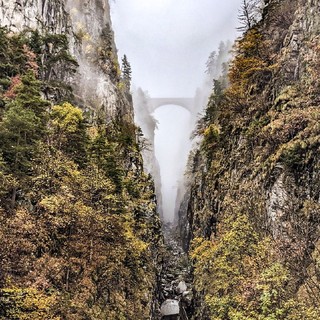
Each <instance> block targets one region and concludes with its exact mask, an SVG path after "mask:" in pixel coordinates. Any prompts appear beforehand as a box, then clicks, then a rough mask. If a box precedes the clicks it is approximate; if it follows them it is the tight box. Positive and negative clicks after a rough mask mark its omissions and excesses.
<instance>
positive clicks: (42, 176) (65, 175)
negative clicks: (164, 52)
mask: <svg viewBox="0 0 320 320" xmlns="http://www.w3.org/2000/svg"><path fill="white" fill-rule="evenodd" d="M0 22H1V28H0V43H1V46H0V242H1V243H2V247H1V249H0V319H12V320H14V319H16V320H18V319H34V320H36V319H38V320H42V319H55V320H57V319H70V320H71V319H148V318H150V316H151V315H152V314H154V311H155V298H154V296H155V291H156V286H157V279H156V277H157V268H158V262H157V256H158V253H159V248H160V247H161V243H162V238H161V231H160V221H159V217H158V214H157V212H156V199H155V192H154V184H153V180H152V179H151V177H150V175H147V174H146V173H145V172H144V170H143V163H142V158H141V153H140V152H141V150H142V148H143V146H142V144H141V141H139V139H138V135H139V132H138V129H137V128H136V126H135V125H134V123H133V111H132V110H133V107H132V102H131V96H130V93H129V92H128V87H127V85H126V83H125V82H124V79H123V76H122V75H121V71H120V69H119V65H118V62H117V55H116V50H115V46H114V40H113V31H112V28H111V25H110V13H109V5H108V2H107V1H102V0H101V1H99V0H95V1H89V0H88V1H71V0H70V1H63V0H61V1H60V0H58V1H46V0H43V1H40V0H39V1H36V0H35V1H31V0H30V1H0Z"/></svg>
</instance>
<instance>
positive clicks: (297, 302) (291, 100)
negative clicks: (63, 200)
mask: <svg viewBox="0 0 320 320" xmlns="http://www.w3.org/2000/svg"><path fill="white" fill-rule="evenodd" d="M319 13H320V2H319V1H313V0H312V1H311V0H308V1H302V0H295V1H287V0H283V1H276V0H273V1H266V7H265V10H264V12H263V18H262V21H260V22H259V23H258V24H256V25H255V26H253V27H252V28H250V29H249V30H247V31H246V32H245V33H244V36H243V37H242V38H241V39H239V40H238V42H237V44H236V52H235V58H234V59H233V61H232V63H231V66H230V70H229V75H228V76H229V82H230V85H229V86H228V87H227V88H224V87H223V85H221V83H219V82H218V81H216V82H215V86H214V92H213V93H212V95H211V97H210V99H209V103H208V107H207V110H206V114H205V116H204V119H203V124H202V126H201V127H200V129H199V134H200V135H201V136H202V137H203V140H202V143H201V146H200V148H199V150H197V152H196V154H195V156H194V158H193V165H192V169H191V186H190V192H189V194H187V195H186V197H185V202H184V203H183V204H182V208H181V216H182V218H183V219H185V221H187V226H184V225H183V226H182V228H183V232H182V237H183V238H184V239H185V240H184V241H185V243H184V245H185V247H186V248H187V249H189V250H190V255H191V257H192V259H193V263H194V286H195V295H196V299H195V301H194V319H317V318H319V317H320V310H319V299H320V281H319V280H320V269H319V261H320V260H319V257H320V256H319V250H320V243H319V235H320V230H319V221H320V220H319V214H320V204H319V202H320V194H319V190H320V188H319V187H320V170H319V169H320V167H319V166H320V162H319V160H320V158H319V147H320V125H319V124H320V122H319V120H320V111H319V101H320V100H319V97H320V87H319V76H320V60H319V49H320V38H319V31H320V29H319V23H320V19H319V16H320V15H319ZM184 208H185V210H186V211H187V213H186V215H183V211H184Z"/></svg>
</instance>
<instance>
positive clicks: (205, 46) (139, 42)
mask: <svg viewBox="0 0 320 320" xmlns="http://www.w3.org/2000/svg"><path fill="white" fill-rule="evenodd" d="M241 1H242V0H115V1H111V7H112V8H111V14H112V21H113V28H114V30H115V37H116V44H117V47H118V50H119V58H121V56H123V54H124V53H125V54H126V55H127V56H128V59H129V61H130V63H131V66H132V70H133V83H134V85H135V86H136V87H142V89H143V90H147V91H148V92H149V94H150V95H151V96H152V97H182V96H186V97H187V96H190V97H192V96H193V95H194V93H195V90H196V88H197V87H199V86H201V83H202V79H203V74H204V71H205V63H206V60H207V58H208V56H209V54H210V52H211V51H213V50H216V49H217V47H218V45H219V42H220V41H221V40H228V39H230V40H233V39H234V38H235V37H236V36H237V35H238V34H237V32H236V25H237V15H238V8H239V7H240V4H241Z"/></svg>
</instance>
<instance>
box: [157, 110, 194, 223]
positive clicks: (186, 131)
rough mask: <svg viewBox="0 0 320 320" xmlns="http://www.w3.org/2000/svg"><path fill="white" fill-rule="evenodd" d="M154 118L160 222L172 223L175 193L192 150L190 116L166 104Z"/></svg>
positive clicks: (185, 111)
mask: <svg viewBox="0 0 320 320" xmlns="http://www.w3.org/2000/svg"><path fill="white" fill-rule="evenodd" d="M154 118H155V119H156V120H157V122H158V125H157V129H156V131H155V156H156V158H157V160H158V162H159V166H160V175H161V186H162V188H161V194H162V209H163V219H164V221H166V222H173V221H174V218H175V214H174V213H175V206H176V197H177V191H178V187H179V185H180V184H181V179H182V177H183V171H184V168H185V165H186V163H187V158H188V153H189V150H190V147H191V142H190V140H189V136H190V134H191V132H190V127H191V126H190V121H191V115H190V112H188V111H187V110H185V109H183V108H181V107H179V106H175V105H166V106H162V107H161V108H159V109H157V110H156V111H155V113H154Z"/></svg>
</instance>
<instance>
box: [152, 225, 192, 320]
mask: <svg viewBox="0 0 320 320" xmlns="http://www.w3.org/2000/svg"><path fill="white" fill-rule="evenodd" d="M164 236H165V245H166V252H165V254H164V256H163V261H162V272H161V275H160V282H161V291H160V296H159V305H160V306H161V308H160V310H161V312H160V314H159V317H158V318H157V319H163V320H164V319H182V320H184V319H188V313H189V311H190V309H191V301H192V288H191V280H192V279H191V276H190V274H191V269H190V265H189V262H188V256H187V254H186V253H185V252H184V251H183V249H182V248H181V246H180V245H179V241H178V238H177V233H176V232H175V228H174V227H173V226H172V225H169V224H167V225H165V226H164ZM177 306H179V308H177Z"/></svg>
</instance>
